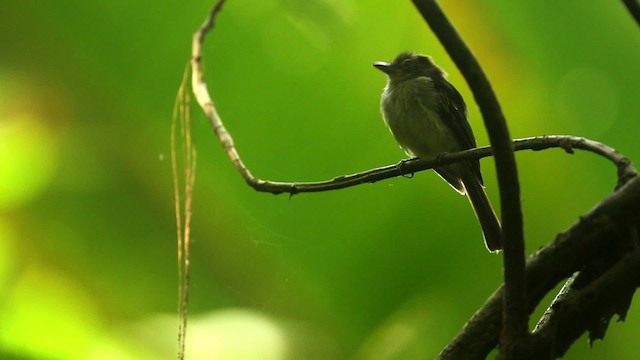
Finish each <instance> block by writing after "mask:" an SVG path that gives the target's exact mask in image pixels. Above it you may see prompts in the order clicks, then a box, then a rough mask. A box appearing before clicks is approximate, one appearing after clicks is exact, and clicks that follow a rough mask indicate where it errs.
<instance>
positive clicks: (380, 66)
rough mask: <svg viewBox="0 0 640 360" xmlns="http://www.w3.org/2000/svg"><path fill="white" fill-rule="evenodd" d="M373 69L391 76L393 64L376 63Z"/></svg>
mask: <svg viewBox="0 0 640 360" xmlns="http://www.w3.org/2000/svg"><path fill="white" fill-rule="evenodd" d="M373 67H374V68H376V69H378V70H380V71H382V72H383V73H385V74H389V73H390V72H391V69H392V67H391V64H389V63H387V62H384V61H376V62H374V63H373Z"/></svg>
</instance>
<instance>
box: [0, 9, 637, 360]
mask: <svg viewBox="0 0 640 360" xmlns="http://www.w3.org/2000/svg"><path fill="white" fill-rule="evenodd" d="M211 5H212V3H211V2H210V1H196V2H190V3H189V4H188V5H185V4H184V3H180V2H175V1H146V0H140V1H123V0H114V1H108V2H107V1H98V2H87V1H78V0H76V1H74V0H67V1H41V2H37V3H36V2H31V1H25V2H5V4H3V10H2V12H0V25H1V26H2V30H3V31H0V43H2V44H3V45H2V53H1V55H0V174H1V177H0V211H1V212H0V216H1V217H0V358H2V359H169V358H173V357H175V348H176V342H175V337H176V332H177V316H176V314H175V312H176V299H177V287H176V284H177V275H176V245H175V221H174V215H173V209H174V207H173V203H172V200H173V194H172V185H171V170H170V162H169V161H168V159H169V131H170V121H171V112H172V106H173V101H174V96H175V93H176V91H177V88H178V85H179V82H180V79H181V75H182V71H183V68H184V65H185V63H186V62H187V60H188V58H189V54H190V45H191V34H192V32H193V31H194V30H195V29H196V28H197V26H199V25H200V24H201V22H202V21H203V20H204V18H205V15H206V13H207V11H208V10H209V7H210V6H211ZM443 6H444V7H445V10H446V11H447V13H448V14H449V16H450V18H451V19H452V21H453V22H454V24H455V25H456V26H457V27H458V28H459V31H460V32H461V34H462V35H463V36H464V38H465V39H466V40H467V41H468V43H469V44H470V46H471V48H472V49H473V50H474V51H475V53H476V55H477V56H478V58H479V60H480V62H481V63H482V64H483V66H484V67H485V70H486V71H487V73H488V74H489V76H490V78H491V80H492V83H493V85H494V87H495V89H496V91H497V93H498V96H499V98H500V100H501V101H502V105H503V107H504V110H505V113H506V115H507V119H508V121H509V125H510V128H511V133H512V135H513V136H514V137H525V136H535V135H542V134H573V135H579V136H586V137H589V138H592V139H595V140H598V141H601V142H604V143H607V144H609V145H611V146H613V147H615V148H617V149H619V150H620V151H621V152H623V153H624V154H626V155H627V156H628V157H630V158H631V159H632V160H637V159H639V158H640V148H639V147H638V142H637V136H638V134H639V133H640V122H638V121H637V118H638V114H640V102H638V101H637V96H638V91H637V84H638V83H640V72H638V71H637V68H636V66H637V65H634V64H637V59H638V57H639V56H640V37H639V36H638V29H637V25H636V24H635V23H633V21H632V19H631V17H630V16H629V15H628V14H627V13H626V11H625V9H624V8H623V6H622V4H621V3H620V2H617V1H608V2H604V1H601V2H584V1H577V0H572V1H563V2H551V1H522V0H519V1H510V2H505V1H497V0H492V1H485V2H475V1H470V0H465V1H455V2H454V1H448V2H443ZM402 50H415V51H419V52H423V53H428V54H431V55H432V56H433V57H434V58H435V60H436V61H437V62H438V63H439V64H440V65H441V66H443V67H444V68H445V69H448V71H449V73H450V79H451V81H452V82H453V83H454V84H455V85H456V86H457V87H458V88H459V89H460V91H461V92H462V94H463V96H464V97H465V98H466V99H467V102H468V103H469V107H470V111H471V114H470V122H471V124H472V127H473V128H474V129H475V132H476V136H477V138H478V142H479V144H487V137H486V133H485V131H483V127H482V121H481V118H480V116H479V113H478V111H477V106H476V105H475V104H474V103H473V97H472V96H471V94H470V92H469V90H468V88H467V87H466V85H465V84H464V81H463V79H462V78H461V76H460V74H459V72H458V71H457V69H456V68H455V66H454V65H453V64H452V63H451V61H450V59H449V58H448V56H447V55H446V53H445V52H444V51H443V49H442V47H441V46H440V44H439V43H438V42H437V40H436V39H435V38H434V36H433V35H432V34H431V32H430V31H429V29H428V27H427V26H426V25H425V24H424V23H423V21H422V19H421V18H420V17H419V15H418V14H417V13H416V11H415V10H414V9H413V7H412V5H411V3H410V2H409V1H403V2H396V3H394V4H393V5H390V3H389V2H388V1H382V0H372V1H366V2H365V1H355V0H348V1H347V0H304V1H302V0H261V1H250V0H229V1H228V3H227V5H226V6H225V8H224V10H223V12H222V13H221V14H220V17H219V18H218V22H217V26H216V28H215V29H214V31H213V33H212V36H211V37H210V38H209V40H208V41H207V43H206V58H205V60H206V71H207V80H208V83H209V86H210V90H211V92H212V94H213V98H214V100H215V101H216V103H217V105H218V107H219V112H220V114H221V115H222V117H223V119H224V120H225V121H226V124H227V126H228V128H229V130H230V131H231V132H232V134H233V136H234V138H235V140H236V145H237V147H238V150H239V151H240V152H241V154H242V156H243V157H244V159H245V161H246V163H247V164H248V166H249V167H250V168H251V170H252V172H253V173H254V174H255V175H257V176H259V177H262V178H266V179H272V180H283V181H306V180H322V179H328V178H331V177H333V176H337V175H340V174H345V173H353V172H357V171H361V170H365V169H369V168H371V167H375V166H381V165H387V164H392V163H394V162H397V161H398V160H399V159H401V158H402V157H403V153H402V152H401V151H400V150H399V148H398V147H397V145H396V144H395V143H394V141H393V139H392V137H391V135H390V134H389V133H388V131H387V130H386V129H385V128H384V126H383V123H382V120H381V118H380V115H379V110H378V103H379V95H380V92H381V89H382V87H383V86H384V82H385V79H384V77H383V75H382V74H380V73H379V72H377V71H375V70H374V69H373V68H372V67H371V63H372V62H373V61H376V60H390V59H392V58H393V57H394V56H395V54H396V53H398V52H400V51H402ZM194 120H195V121H194V129H193V131H194V137H195V140H196V144H197V147H198V150H199V156H198V159H199V164H198V174H197V179H196V189H195V200H194V224H193V237H194V243H193V246H192V254H193V255H192V256H193V258H192V270H193V274H192V277H191V282H192V286H191V301H192V303H191V309H192V311H191V317H190V325H189V329H188V337H189V343H188V345H187V357H188V358H189V359H233V360H236V359H343V358H350V359H427V358H432V357H433V356H435V354H437V353H438V352H439V350H440V349H441V348H442V347H443V346H444V345H445V344H446V343H447V342H448V341H449V340H450V339H451V338H452V337H453V336H454V335H455V334H456V333H457V331H458V330H459V329H460V328H461V327H462V325H463V324H464V322H465V320H466V319H467V318H468V317H469V316H470V315H471V314H472V313H473V311H474V310H475V309H477V308H478V307H479V306H480V305H481V304H482V303H483V302H484V300H485V299H486V298H487V297H488V296H489V295H490V294H491V293H492V291H493V290H494V289H495V288H496V287H497V286H498V285H499V283H500V282H501V258H500V257H499V256H494V255H490V254H488V253H487V252H486V250H485V249H484V246H483V244H482V237H481V233H480V229H479V228H478V225H477V224H476V221H475V219H474V217H473V214H472V212H471V210H470V207H469V206H468V204H467V201H466V200H465V199H464V198H462V197H460V196H458V195H456V193H455V192H453V191H451V189H449V187H448V186H447V185H446V184H445V183H444V182H442V181H441V180H440V179H438V178H437V176H435V175H433V174H432V173H431V172H427V173H420V174H417V175H416V176H415V177H414V178H413V179H411V180H408V179H404V178H398V179H392V180H390V181H384V182H380V183H376V184H373V185H364V186H359V187H355V188H351V189H347V190H342V191H335V192H330V193H323V194H302V195H298V196H295V197H293V198H288V197H287V196H272V195H268V194H261V193H256V192H254V191H253V190H251V189H250V188H249V187H247V186H246V185H245V184H244V182H243V181H242V180H241V178H240V177H239V176H238V174H237V173H236V172H235V170H234V168H233V167H232V166H231V164H230V163H229V161H228V159H227V158H225V155H224V154H223V152H222V151H221V149H220V146H219V144H218V141H217V139H215V138H214V137H213V136H212V134H211V129H210V128H209V127H208V123H207V121H206V119H204V117H203V116H202V113H201V111H200V110H199V109H196V108H194ZM517 158H518V161H519V169H520V175H521V183H522V191H523V193H522V198H523V205H524V214H525V224H526V236H527V246H528V249H529V251H533V250H535V249H536V248H538V247H540V246H542V245H543V244H545V243H548V242H549V241H551V240H552V239H553V238H554V236H555V235H556V234H557V233H558V232H560V231H562V230H563V229H565V228H566V227H567V226H569V225H570V224H572V223H573V222H575V221H576V220H577V218H578V216H580V215H581V214H584V213H585V212H587V211H588V210H589V209H590V208H591V207H592V206H594V204H596V203H597V202H598V201H599V200H600V199H602V198H603V197H604V196H606V195H607V194H608V193H609V192H610V191H611V190H612V189H613V186H614V184H615V169H613V167H611V166H610V165H609V164H607V163H606V162H605V161H603V160H601V159H598V158H597V157H595V156H593V155H591V154H584V153H577V154H575V155H566V154H564V153H563V152H562V151H560V150H549V151H544V152H536V153H533V152H527V153H520V154H518V156H517ZM482 165H483V169H484V171H483V172H484V174H485V180H486V183H487V190H488V192H489V193H490V196H491V198H492V200H493V202H494V204H498V198H497V188H496V181H495V173H494V168H493V164H492V162H491V161H490V160H488V159H486V160H483V162H482ZM636 310H637V308H636V306H634V305H632V307H631V311H630V313H629V317H628V321H627V322H626V323H624V324H614V325H613V326H611V329H610V331H609V334H608V335H607V337H606V339H605V340H604V341H602V342H598V343H596V344H595V345H594V347H593V349H589V348H588V346H587V344H586V340H585V339H584V338H583V339H582V340H580V341H578V342H577V343H576V344H575V346H574V347H573V349H571V351H570V352H569V354H567V356H566V357H565V358H566V359H602V358H607V359H632V358H636V356H637V355H636V354H637V346H636V342H635V340H634V339H635V338H636V337H637V336H638V334H639V332H640V317H639V316H638V315H637V311H636Z"/></svg>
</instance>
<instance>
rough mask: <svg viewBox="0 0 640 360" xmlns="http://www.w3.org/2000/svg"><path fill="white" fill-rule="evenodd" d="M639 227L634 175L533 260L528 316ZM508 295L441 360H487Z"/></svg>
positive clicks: (489, 306)
mask: <svg viewBox="0 0 640 360" xmlns="http://www.w3.org/2000/svg"><path fill="white" fill-rule="evenodd" d="M639 224H640V176H634V177H631V178H630V179H629V180H628V181H627V182H626V183H625V184H624V185H622V186H621V187H620V188H619V189H618V190H616V191H614V192H613V193H611V194H610V195H609V196H607V197H606V198H605V199H604V200H603V201H602V202H600V203H599V204H598V205H597V206H596V207H595V208H593V209H592V210H591V211H590V212H589V213H588V214H586V215H585V216H583V217H580V219H579V220H578V222H576V223H575V224H574V225H573V226H571V227H570V228H569V229H568V230H566V231H565V232H563V233H561V234H559V235H558V236H557V237H556V239H555V240H554V241H553V242H552V243H551V244H549V245H547V246H545V247H543V248H542V249H540V250H538V251H537V252H536V253H534V254H533V255H531V257H529V259H528V260H527V267H526V279H527V286H528V287H527V290H528V291H527V311H528V313H531V312H533V310H534V309H535V307H536V306H537V305H538V304H539V303H540V301H542V299H543V298H544V297H545V295H546V294H548V293H549V292H550V291H551V290H553V289H554V288H555V286H556V285H557V284H558V283H559V282H560V281H562V280H563V279H566V278H568V277H570V276H571V275H572V274H573V273H574V272H576V271H578V270H581V269H582V268H583V267H584V266H585V264H589V263H591V262H593V261H594V260H598V259H602V257H603V255H604V254H607V253H610V252H611V251H616V249H615V247H616V243H618V242H624V241H626V239H620V238H619V237H620V236H619V234H618V233H617V231H618V229H620V228H627V227H629V226H638V225H639ZM503 292H504V288H503V287H500V288H499V289H498V290H497V291H496V292H495V293H494V294H493V295H492V296H491V297H490V298H489V299H488V300H487V301H486V302H485V304H484V305H483V306H482V307H481V308H480V309H479V310H478V311H477V312H476V313H475V314H474V315H473V316H472V317H471V319H470V320H469V321H468V322H467V324H465V326H464V327H463V329H462V330H461V331H460V333H459V334H458V335H456V337H455V338H454V339H453V340H452V341H451V342H450V343H449V344H448V345H447V347H446V348H445V349H444V350H442V352H441V353H440V355H438V358H437V359H439V360H453V359H469V360H473V359H485V358H486V356H487V355H488V354H489V352H491V350H492V349H493V348H495V346H496V345H497V344H498V337H499V334H500V331H501V328H502V324H501V319H502V296H503Z"/></svg>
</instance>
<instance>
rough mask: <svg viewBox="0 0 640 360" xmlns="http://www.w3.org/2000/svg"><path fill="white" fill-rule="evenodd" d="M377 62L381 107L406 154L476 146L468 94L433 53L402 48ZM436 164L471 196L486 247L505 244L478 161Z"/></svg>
mask: <svg viewBox="0 0 640 360" xmlns="http://www.w3.org/2000/svg"><path fill="white" fill-rule="evenodd" d="M373 66H374V67H375V68H377V69H378V70H380V71H382V72H384V73H385V74H387V77H388V81H387V85H386V86H385V88H384V91H383V92H382V100H381V103H380V105H381V111H382V115H383V117H384V121H385V123H386V125H387V126H388V127H389V129H390V130H391V133H392V134H393V136H394V137H395V139H396V141H397V142H398V144H399V145H400V147H401V148H402V149H403V150H404V151H405V152H406V153H407V155H409V156H412V157H418V158H422V159H430V158H434V157H436V156H438V155H440V154H443V153H451V152H456V151H462V150H466V149H470V148H474V147H476V140H475V137H474V136H473V132H472V131H471V127H470V126H469V122H468V121H467V107H466V105H465V103H464V100H463V99H462V96H461V95H460V93H459V92H458V90H456V88H455V87H453V85H451V84H450V83H449V82H448V81H447V79H446V76H447V74H446V73H445V72H444V70H442V69H441V68H440V67H438V66H437V65H436V64H435V63H434V62H433V60H432V59H431V57H429V56H424V55H419V54H415V53H411V52H404V53H401V54H400V55H398V56H397V57H396V58H395V60H393V62H392V63H386V62H376V63H374V64H373ZM434 170H435V171H436V172H437V173H438V175H440V176H441V177H442V178H443V179H444V180H445V181H447V182H448V183H449V185H451V186H452V187H453V188H454V189H455V190H456V191H457V192H459V193H460V194H463V195H467V196H468V198H469V201H470V202H471V206H472V208H473V211H474V212H475V214H476V217H477V218H478V220H479V222H480V226H481V227H482V232H483V235H484V240H485V245H486V246H487V249H489V251H491V252H497V251H499V250H501V249H502V240H501V238H502V228H501V226H500V222H499V221H498V218H497V217H496V214H495V212H494V211H493V208H492V207H491V203H490V202H489V199H488V198H487V194H486V193H485V191H484V185H483V180H482V174H481V173H480V161H479V160H477V159H476V160H469V161H464V162H457V163H453V164H450V165H445V166H442V167H437V168H435V169H434Z"/></svg>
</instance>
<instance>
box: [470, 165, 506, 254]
mask: <svg viewBox="0 0 640 360" xmlns="http://www.w3.org/2000/svg"><path fill="white" fill-rule="evenodd" d="M462 182H463V183H464V187H465V190H466V193H467V196H468V197H469V202H471V207H472V208H473V212H475V213H476V217H477V218H478V221H479V222H480V226H481V227H482V234H483V235H484V243H485V245H486V246H487V249H489V251H491V252H498V251H500V250H502V226H501V225H500V222H499V221H498V217H497V216H496V213H495V212H494V211H493V208H492V207H491V203H490V202H489V198H488V197H487V193H486V192H485V191H484V186H482V184H481V183H480V181H479V180H478V179H477V178H475V177H473V176H469V177H468V178H463V180H462Z"/></svg>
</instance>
